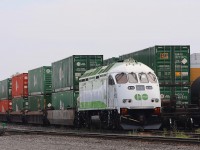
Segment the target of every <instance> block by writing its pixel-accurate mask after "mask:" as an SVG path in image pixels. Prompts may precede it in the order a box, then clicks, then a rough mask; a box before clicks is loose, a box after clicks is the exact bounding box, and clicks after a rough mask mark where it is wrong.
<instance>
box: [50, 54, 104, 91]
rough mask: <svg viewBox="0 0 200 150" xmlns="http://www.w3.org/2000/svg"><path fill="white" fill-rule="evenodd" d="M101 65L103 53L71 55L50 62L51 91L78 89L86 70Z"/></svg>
mask: <svg viewBox="0 0 200 150" xmlns="http://www.w3.org/2000/svg"><path fill="white" fill-rule="evenodd" d="M102 65H103V55H73V56H71V57H68V58H65V59H63V60H60V61H57V62H54V63H52V90H53V92H58V91H66V90H78V89H79V78H80V77H81V76H82V75H83V74H84V73H85V71H86V70H89V69H92V68H96V67H99V66H102Z"/></svg>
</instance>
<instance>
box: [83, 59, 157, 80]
mask: <svg viewBox="0 0 200 150" xmlns="http://www.w3.org/2000/svg"><path fill="white" fill-rule="evenodd" d="M124 65H126V66H128V65H131V66H135V67H136V68H135V72H137V71H140V72H141V65H142V68H143V69H142V70H146V71H148V72H149V71H151V72H154V71H153V70H152V69H151V68H149V67H147V66H146V65H144V64H143V63H140V62H136V61H135V60H126V61H124V62H116V63H112V64H110V65H108V66H101V67H98V68H95V69H90V70H88V71H86V72H85V73H84V74H83V75H82V76H81V78H87V77H91V76H96V75H100V74H106V73H108V72H124V67H123V66H124ZM143 72H144V71H143Z"/></svg>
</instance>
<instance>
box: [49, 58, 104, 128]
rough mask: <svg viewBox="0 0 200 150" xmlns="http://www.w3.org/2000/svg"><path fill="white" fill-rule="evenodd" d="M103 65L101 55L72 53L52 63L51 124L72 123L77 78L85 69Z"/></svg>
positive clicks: (77, 88) (75, 101)
mask: <svg viewBox="0 0 200 150" xmlns="http://www.w3.org/2000/svg"><path fill="white" fill-rule="evenodd" d="M102 65H103V55H73V56H71V57H68V58H65V59H62V60H60V61H57V62H54V63H52V92H53V93H52V106H53V108H54V109H55V110H53V111H48V120H49V121H50V123H51V124H64V125H72V124H73V120H74V113H75V109H76V106H77V97H78V95H79V78H80V77H81V76H82V75H83V74H84V73H85V71H87V70H89V69H91V68H96V67H99V66H102Z"/></svg>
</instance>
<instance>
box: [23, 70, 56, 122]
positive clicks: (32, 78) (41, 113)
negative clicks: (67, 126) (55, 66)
mask: <svg viewBox="0 0 200 150" xmlns="http://www.w3.org/2000/svg"><path fill="white" fill-rule="evenodd" d="M51 78H52V69H51V66H42V67H39V68H36V69H33V70H29V71H28V81H29V82H28V94H29V96H28V104H29V105H28V111H26V119H27V121H28V122H29V123H37V124H40V123H41V122H43V123H47V120H46V115H47V110H48V109H50V108H51V105H52V102H51V93H52V90H51V89H52V79H51Z"/></svg>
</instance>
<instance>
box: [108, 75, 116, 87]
mask: <svg viewBox="0 0 200 150" xmlns="http://www.w3.org/2000/svg"><path fill="white" fill-rule="evenodd" d="M108 84H109V85H115V81H114V79H113V77H112V76H111V75H110V76H109V77H108Z"/></svg>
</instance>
